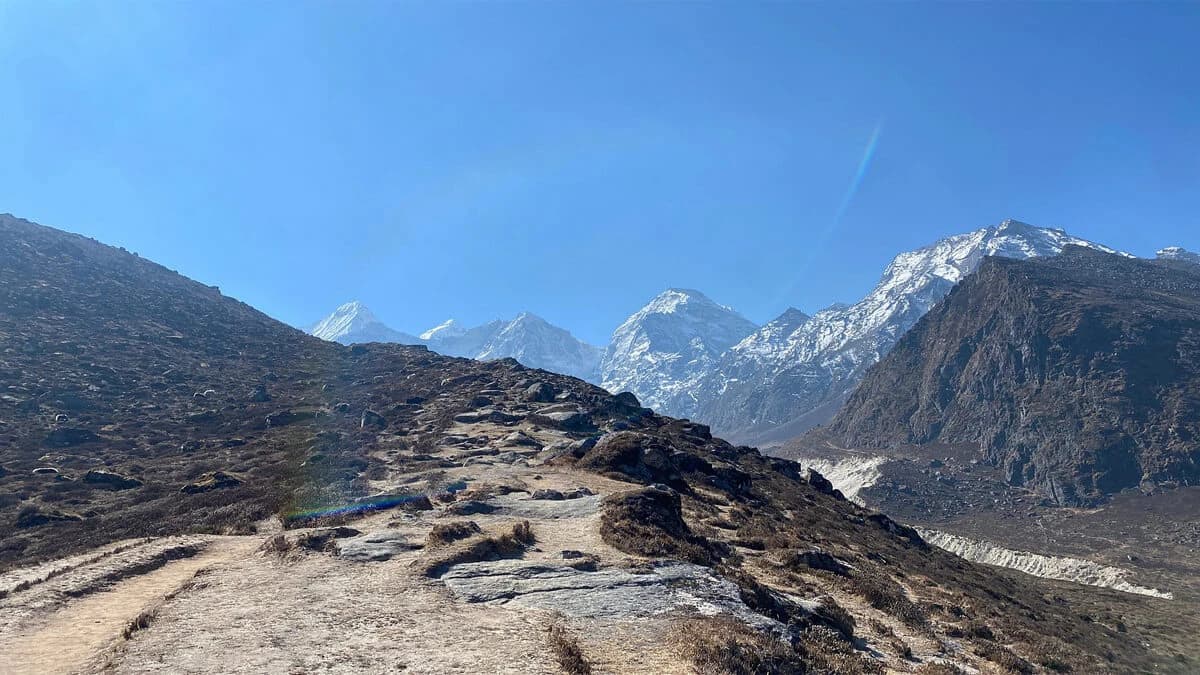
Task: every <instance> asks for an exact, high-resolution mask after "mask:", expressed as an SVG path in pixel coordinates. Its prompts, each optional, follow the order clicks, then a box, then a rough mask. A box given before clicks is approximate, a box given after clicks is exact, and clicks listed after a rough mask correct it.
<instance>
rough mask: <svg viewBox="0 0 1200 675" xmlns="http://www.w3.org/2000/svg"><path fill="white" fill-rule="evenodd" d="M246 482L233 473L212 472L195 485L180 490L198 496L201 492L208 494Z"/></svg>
mask: <svg viewBox="0 0 1200 675" xmlns="http://www.w3.org/2000/svg"><path fill="white" fill-rule="evenodd" d="M243 482H244V481H242V479H241V478H238V477H237V476H234V475H233V474H231V473H226V472H224V471H211V472H209V473H206V474H204V475H202V476H200V478H199V479H198V480H196V481H195V482H194V483H188V484H187V485H184V486H183V487H182V488H180V489H179V491H180V492H184V493H187V494H197V493H200V492H208V491H209V490H220V489H224V488H231V487H237V486H239V485H241V484H242V483H243Z"/></svg>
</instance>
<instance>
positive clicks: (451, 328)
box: [421, 319, 467, 340]
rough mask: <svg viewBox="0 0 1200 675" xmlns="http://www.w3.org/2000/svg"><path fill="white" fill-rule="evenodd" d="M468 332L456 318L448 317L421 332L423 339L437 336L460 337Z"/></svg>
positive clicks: (431, 338)
mask: <svg viewBox="0 0 1200 675" xmlns="http://www.w3.org/2000/svg"><path fill="white" fill-rule="evenodd" d="M466 332H467V329H466V328H464V327H463V325H462V324H461V323H459V322H457V321H455V320H454V319H447V320H446V321H443V322H442V323H440V324H438V325H436V326H434V327H433V328H430V329H429V330H427V331H425V332H424V333H421V339H422V340H433V339H435V338H447V337H458V336H460V335H462V334H464V333H466Z"/></svg>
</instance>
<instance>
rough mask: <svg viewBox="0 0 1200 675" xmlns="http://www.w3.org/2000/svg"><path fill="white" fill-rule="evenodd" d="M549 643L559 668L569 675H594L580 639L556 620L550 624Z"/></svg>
mask: <svg viewBox="0 0 1200 675" xmlns="http://www.w3.org/2000/svg"><path fill="white" fill-rule="evenodd" d="M548 632H549V638H548V639H549V641H550V649H551V650H552V651H553V652H554V658H555V659H557V660H558V666H559V667H560V668H562V671H563V672H564V673H567V675H592V664H591V663H590V662H589V661H588V660H587V657H586V656H584V654H583V649H581V648H580V646H579V639H578V638H576V637H575V635H574V634H573V633H572V632H571V631H570V629H568V628H567V627H566V625H564V624H563V622H562V621H561V620H556V621H554V622H553V623H551V624H550V628H549V629H548Z"/></svg>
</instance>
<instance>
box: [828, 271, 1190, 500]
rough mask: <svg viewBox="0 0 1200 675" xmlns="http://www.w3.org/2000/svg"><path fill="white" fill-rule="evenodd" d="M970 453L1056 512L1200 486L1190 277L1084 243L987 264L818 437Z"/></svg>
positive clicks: (852, 443) (853, 444)
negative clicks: (1136, 493) (957, 447)
mask: <svg viewBox="0 0 1200 675" xmlns="http://www.w3.org/2000/svg"><path fill="white" fill-rule="evenodd" d="M825 431H826V432H827V434H828V435H829V436H830V437H831V438H834V439H837V440H838V441H839V442H840V443H842V444H843V445H846V446H848V447H886V446H888V445H894V444H918V445H920V444H930V443H941V444H970V445H971V446H975V447H977V448H978V452H979V457H980V459H983V460H986V461H987V462H988V463H990V464H992V465H995V466H998V467H1000V468H1001V469H1002V471H1003V474H1004V475H1005V477H1006V479H1007V481H1008V482H1009V483H1011V484H1014V485H1026V486H1029V487H1030V488H1031V489H1033V490H1035V491H1036V492H1038V493H1040V494H1041V495H1043V496H1044V497H1046V498H1048V499H1050V500H1052V501H1053V502H1055V503H1059V504H1067V505H1080V504H1087V503H1091V502H1094V501H1096V500H1099V499H1102V498H1104V497H1105V496H1106V495H1111V494H1113V493H1117V492H1119V491H1121V490H1124V489H1129V488H1138V487H1139V486H1141V487H1143V488H1146V489H1153V488H1155V487H1156V486H1164V485H1170V486H1180V485H1196V484H1198V483H1200V449H1198V448H1197V445H1196V439H1197V438H1200V268H1197V267H1194V266H1190V265H1188V266H1179V265H1173V264H1167V263H1164V262H1161V261H1147V260H1138V259H1131V258H1125V257H1121V256H1117V255H1113V254H1108V253H1103V252H1099V251H1095V250H1091V249H1086V248H1082V247H1070V248H1068V250H1067V251H1065V252H1064V253H1063V254H1062V255H1060V256H1058V257H1054V258H1046V259H1038V260H1035V261H1028V262H1027V261H1016V260H1008V259H1003V258H988V259H986V260H985V261H984V262H983V264H982V265H981V266H980V268H979V270H978V271H977V272H976V273H975V274H974V275H972V276H970V277H968V278H967V279H966V280H965V281H963V283H962V284H960V285H959V286H958V287H956V288H955V289H954V290H953V291H952V292H951V293H950V294H949V295H948V296H947V297H946V299H945V300H944V301H943V302H942V303H941V304H939V305H938V306H937V307H936V308H935V309H934V310H933V311H931V312H930V313H929V314H927V315H926V316H925V318H923V319H922V320H921V321H920V322H918V324H917V325H916V327H914V328H913V329H912V330H911V331H909V333H908V334H907V335H905V336H904V337H903V338H901V340H900V341H899V343H898V344H897V346H896V348H895V349H893V350H892V352H891V354H889V355H888V356H887V357H886V358H885V359H884V360H883V361H881V362H880V363H879V364H878V365H876V366H875V367H874V368H872V369H871V371H870V372H869V373H868V375H867V377H866V378H864V380H863V383H862V384H861V385H860V386H859V388H858V389H857V390H856V391H855V392H854V394H853V395H852V396H851V397H850V400H849V401H848V402H847V404H846V407H845V408H844V409H843V410H842V411H841V412H840V413H839V414H838V416H837V417H836V418H835V419H834V421H833V422H832V423H831V424H830V425H829V427H828V429H827V430H825Z"/></svg>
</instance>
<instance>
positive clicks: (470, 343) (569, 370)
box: [308, 301, 604, 382]
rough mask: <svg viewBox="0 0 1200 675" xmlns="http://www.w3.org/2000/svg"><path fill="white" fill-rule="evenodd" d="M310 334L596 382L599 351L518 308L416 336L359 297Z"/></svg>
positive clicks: (444, 326) (345, 341)
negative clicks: (508, 315) (508, 363)
mask: <svg viewBox="0 0 1200 675" xmlns="http://www.w3.org/2000/svg"><path fill="white" fill-rule="evenodd" d="M308 332H309V333H310V334H312V335H315V336H317V337H319V338H321V339H323V340H332V341H336V342H341V343H342V344H352V343H356V342H399V343H401V344H412V345H425V346H427V347H429V348H430V349H432V350H433V351H435V352H439V353H441V354H446V355H447V356H463V357H467V358H472V359H481V360H491V359H503V358H510V357H511V358H514V359H516V360H517V361H520V362H521V363H522V364H524V365H526V366H529V367H530V368H541V369H543V370H550V371H553V372H556V373H563V374H565V375H573V376H575V377H578V378H580V379H584V380H588V381H589V382H598V381H599V368H600V357H601V356H602V355H603V353H604V350H603V349H601V348H600V347H596V346H594V345H590V344H588V343H586V342H583V341H581V340H578V339H576V338H575V337H574V336H573V335H571V334H570V333H569V332H567V331H566V330H564V329H562V328H559V327H557V326H554V325H551V324H550V323H548V322H546V321H545V320H544V319H542V318H541V317H538V316H536V315H533V314H530V313H528V312H523V313H522V314H520V315H519V316H517V318H515V319H513V320H512V321H503V320H496V321H489V322H488V323H485V324H483V325H480V326H475V327H471V328H468V327H465V326H463V325H462V324H461V323H459V322H458V321H455V320H454V319H450V320H449V321H446V322H445V323H442V324H440V325H438V326H435V327H434V328H430V329H429V330H427V331H425V332H424V333H421V336H420V337H416V336H413V335H409V334H408V333H404V332H402V331H398V330H393V329H391V328H388V327H387V326H385V325H384V324H383V323H382V322H381V321H379V319H377V318H375V316H374V315H373V314H371V311H370V310H368V309H367V308H366V307H365V306H363V304H362V303H360V302H357V301H355V302H348V303H346V304H344V305H342V306H341V307H338V308H337V309H336V310H334V312H333V314H330V315H329V316H328V317H326V318H324V319H322V320H321V321H320V322H318V323H317V324H316V325H315V326H313V327H312V329H311V330H309V331H308Z"/></svg>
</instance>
